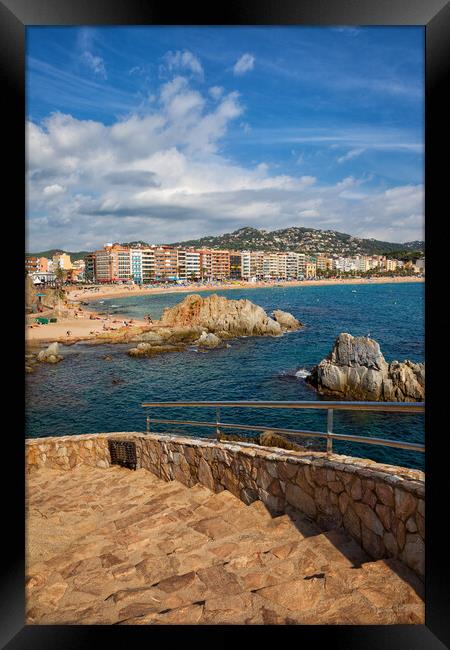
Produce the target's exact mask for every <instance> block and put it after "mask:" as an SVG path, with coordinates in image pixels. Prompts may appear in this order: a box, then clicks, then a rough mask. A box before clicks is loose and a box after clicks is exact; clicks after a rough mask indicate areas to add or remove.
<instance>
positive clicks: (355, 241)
mask: <svg viewBox="0 0 450 650" xmlns="http://www.w3.org/2000/svg"><path fill="white" fill-rule="evenodd" d="M122 245H123V246H129V247H132V246H139V245H140V246H148V245H149V244H147V242H144V241H135V242H124V243H123V244H122ZM171 245H172V246H178V247H181V246H189V247H194V248H225V249H226V248H228V249H230V250H236V251H242V250H266V251H300V252H304V253H310V254H312V253H320V252H323V253H330V254H335V255H343V256H349V257H350V256H352V255H358V254H359V255H388V256H389V257H392V258H395V259H405V260H406V259H415V258H417V257H421V256H422V255H423V254H424V250H425V242H423V241H411V242H405V243H402V244H400V243H395V242H386V241H381V240H378V239H364V238H359V237H353V236H352V235H347V234H345V233H342V232H338V231H337V230H318V229H316V228H300V227H292V228H284V229H282V230H271V231H269V230H258V229H257V228H250V227H245V228H239V230H235V231H234V232H231V233H226V234H224V235H215V236H214V235H211V236H207V237H200V238H199V239H189V240H187V241H179V242H174V243H172V244H171ZM87 252H88V251H75V252H70V251H62V250H61V249H56V248H55V249H51V250H48V251H41V252H40V253H29V255H32V256H36V257H52V256H53V255H54V254H55V253H68V254H69V255H70V257H71V259H72V261H74V262H75V261H76V260H80V259H83V257H84V256H85V255H86V254H87Z"/></svg>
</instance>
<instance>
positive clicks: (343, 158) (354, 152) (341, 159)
mask: <svg viewBox="0 0 450 650" xmlns="http://www.w3.org/2000/svg"><path fill="white" fill-rule="evenodd" d="M364 152H365V149H351V150H350V151H348V152H347V153H346V154H345V155H343V156H340V157H339V158H338V159H337V161H338V163H343V162H347V160H353V158H357V157H358V156H360V155H361V154H362V153H364Z"/></svg>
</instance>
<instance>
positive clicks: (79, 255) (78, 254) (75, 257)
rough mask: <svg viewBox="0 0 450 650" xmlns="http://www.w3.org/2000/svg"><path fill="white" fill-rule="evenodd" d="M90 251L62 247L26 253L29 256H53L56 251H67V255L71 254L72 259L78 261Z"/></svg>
mask: <svg viewBox="0 0 450 650" xmlns="http://www.w3.org/2000/svg"><path fill="white" fill-rule="evenodd" d="M88 252H89V251H75V252H71V251H64V250H62V249H61V248H51V249H50V250H48V251H41V252H40V253H25V255H26V256H27V257H48V258H50V259H51V258H52V257H53V255H55V254H56V253H67V255H70V259H71V260H72V262H76V261H77V260H82V259H83V258H84V256H85V255H87V254H88Z"/></svg>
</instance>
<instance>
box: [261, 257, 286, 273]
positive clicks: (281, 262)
mask: <svg viewBox="0 0 450 650" xmlns="http://www.w3.org/2000/svg"><path fill="white" fill-rule="evenodd" d="M286 269H287V254H286V253H265V255H264V258H263V273H264V277H265V278H286Z"/></svg>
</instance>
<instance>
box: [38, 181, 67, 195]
mask: <svg viewBox="0 0 450 650" xmlns="http://www.w3.org/2000/svg"><path fill="white" fill-rule="evenodd" d="M61 192H65V188H64V187H62V185H58V184H57V183H55V185H47V186H46V187H44V189H43V194H45V195H46V196H55V194H61Z"/></svg>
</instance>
